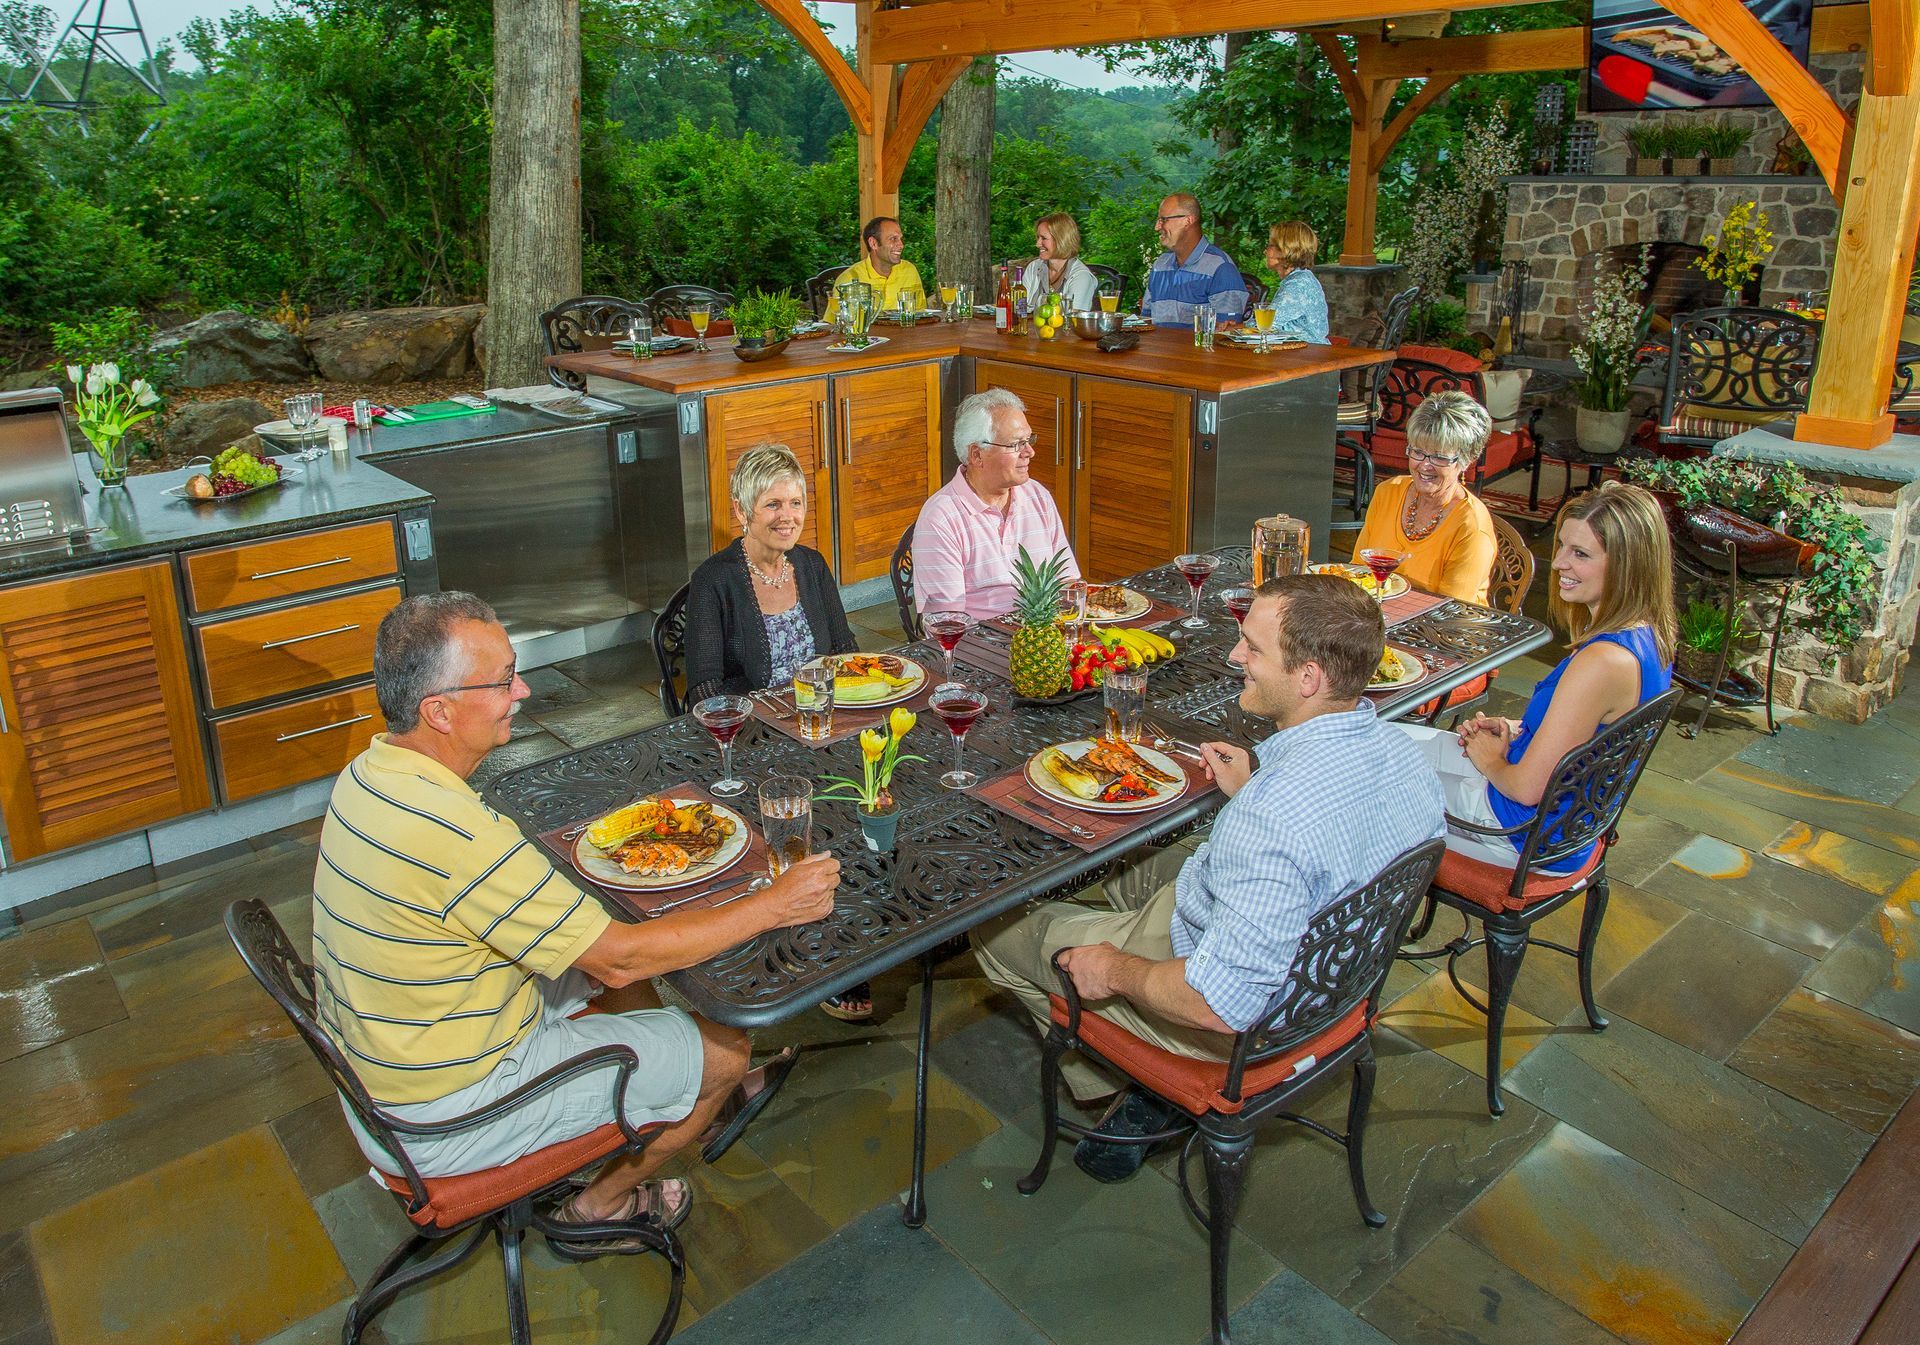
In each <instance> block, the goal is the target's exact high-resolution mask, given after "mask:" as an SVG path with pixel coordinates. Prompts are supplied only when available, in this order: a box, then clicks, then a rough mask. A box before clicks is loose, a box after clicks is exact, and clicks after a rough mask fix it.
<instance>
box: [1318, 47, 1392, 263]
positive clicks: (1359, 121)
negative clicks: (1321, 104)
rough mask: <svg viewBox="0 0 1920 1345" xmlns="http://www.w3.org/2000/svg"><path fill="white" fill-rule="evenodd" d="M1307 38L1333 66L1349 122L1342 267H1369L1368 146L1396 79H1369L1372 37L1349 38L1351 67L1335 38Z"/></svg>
mask: <svg viewBox="0 0 1920 1345" xmlns="http://www.w3.org/2000/svg"><path fill="white" fill-rule="evenodd" d="M1313 40H1314V41H1315V42H1316V43H1318V44H1319V47H1320V51H1321V53H1322V54H1323V55H1325V56H1326V58H1327V64H1328V65H1330V66H1332V67H1333V75H1334V78H1335V79H1337V80H1339V81H1340V92H1341V93H1343V94H1345V95H1346V99H1347V113H1348V116H1349V118H1350V119H1351V120H1350V123H1349V128H1348V138H1347V229H1346V234H1345V236H1344V237H1343V238H1342V240H1341V243H1340V264H1341V265H1342V266H1372V265H1373V264H1374V263H1375V261H1377V260H1378V259H1377V258H1376V257H1375V256H1374V253H1373V235H1374V224H1375V217H1376V214H1377V212H1378V210H1379V207H1380V169H1379V168H1378V167H1377V166H1376V163H1375V160H1374V153H1373V150H1374V142H1375V141H1376V140H1377V139H1379V137H1380V133H1381V123H1382V122H1383V121H1384V120H1385V113H1386V108H1387V100H1388V99H1390V98H1391V97H1392V96H1393V91H1394V89H1395V88H1396V87H1398V85H1399V83H1400V81H1399V80H1397V79H1396V80H1378V79H1375V78H1373V72H1372V69H1371V58H1372V56H1373V55H1374V53H1375V51H1376V49H1377V48H1378V47H1379V45H1380V39H1378V38H1375V37H1356V38H1355V39H1354V40H1353V55H1354V59H1353V63H1352V64H1348V62H1347V56H1346V52H1345V51H1344V50H1342V48H1341V46H1340V40H1339V39H1338V38H1337V37H1335V36H1334V35H1333V34H1331V33H1315V34H1314V35H1313Z"/></svg>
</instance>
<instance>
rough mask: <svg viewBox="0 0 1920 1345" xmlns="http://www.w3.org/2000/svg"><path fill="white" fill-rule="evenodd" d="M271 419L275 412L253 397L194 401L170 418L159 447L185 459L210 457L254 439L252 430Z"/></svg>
mask: <svg viewBox="0 0 1920 1345" xmlns="http://www.w3.org/2000/svg"><path fill="white" fill-rule="evenodd" d="M272 419H273V412H271V411H269V410H268V409H267V408H266V407H265V406H263V405H262V404H261V403H259V402H257V401H255V400H254V399H253V398H251V397H229V398H227V399H226V400H224V401H218V402H195V403H193V404H192V405H190V406H183V407H181V408H180V409H179V410H177V411H175V412H174V413H173V415H172V416H171V417H170V418H169V419H168V421H167V427H166V430H165V432H164V434H163V436H162V438H161V441H160V446H161V447H162V448H164V449H165V450H166V451H167V452H168V453H173V454H178V455H181V456H184V457H199V456H202V455H204V456H206V457H209V458H211V457H213V456H214V455H215V454H217V453H219V451H220V450H221V449H223V448H225V447H226V446H227V445H228V444H231V443H235V442H237V441H239V440H243V439H252V438H253V427H254V426H255V425H261V424H264V423H266V422H267V421H269V420H272Z"/></svg>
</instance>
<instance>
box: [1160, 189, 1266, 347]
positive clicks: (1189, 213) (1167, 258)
mask: <svg viewBox="0 0 1920 1345" xmlns="http://www.w3.org/2000/svg"><path fill="white" fill-rule="evenodd" d="M1153 231H1154V232H1155V233H1157V234H1159V235H1160V243H1161V245H1162V246H1163V247H1165V248H1166V249H1167V250H1166V251H1165V252H1163V253H1161V254H1160V255H1159V257H1158V258H1156V259H1155V260H1154V263H1153V266H1152V268H1151V269H1150V270H1148V272H1147V293H1146V296H1145V297H1144V298H1143V299H1142V300H1141V303H1140V311H1141V312H1142V313H1145V314H1146V315H1147V316H1148V317H1150V318H1152V319H1153V322H1154V325H1155V326H1157V327H1190V326H1192V325H1193V310H1194V309H1196V308H1199V307H1201V306H1203V305H1204V306H1207V307H1211V308H1212V309H1213V311H1214V312H1215V313H1217V314H1218V315H1219V316H1220V320H1221V321H1225V322H1238V321H1240V320H1241V319H1242V318H1244V317H1245V316H1246V312H1247V282H1246V281H1245V280H1243V279H1241V276H1240V268H1239V267H1237V266H1235V265H1234V264H1233V258H1231V257H1229V256H1228V255H1227V254H1226V253H1224V252H1222V251H1221V250H1220V249H1219V248H1217V247H1215V246H1214V245H1213V244H1212V243H1210V242H1208V241H1207V239H1206V236H1205V235H1204V234H1202V233H1201V232H1200V202H1199V200H1198V199H1197V198H1196V197H1194V196H1193V195H1192V194H1191V193H1188V192H1183V191H1177V192H1175V193H1174V194H1173V195H1171V196H1169V197H1168V198H1167V199H1166V200H1164V201H1162V202H1161V203H1160V214H1159V215H1158V216H1157V217H1156V218H1155V219H1154V221H1153Z"/></svg>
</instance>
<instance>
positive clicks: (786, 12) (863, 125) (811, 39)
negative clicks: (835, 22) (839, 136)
mask: <svg viewBox="0 0 1920 1345" xmlns="http://www.w3.org/2000/svg"><path fill="white" fill-rule="evenodd" d="M760 7H761V8H762V9H764V10H766V11H767V13H769V14H771V15H773V17H774V18H776V19H778V20H779V21H780V26H781V27H783V28H785V29H786V30H787V31H788V32H790V33H792V34H793V36H794V38H795V40H797V41H798V42H799V43H800V45H801V46H802V47H803V48H805V50H806V53H807V55H809V56H811V57H813V59H814V63H815V64H816V65H818V66H819V67H820V73H822V74H823V75H825V76H826V77H827V83H829V84H831V85H833V91H834V92H835V93H837V94H839V95H840V101H841V102H842V103H844V104H845V105H846V108H847V116H848V117H850V118H852V120H853V129H854V130H855V131H856V132H857V133H859V134H861V135H869V134H871V133H872V131H873V127H874V120H873V100H872V99H871V98H869V97H868V95H867V86H866V85H865V84H864V83H862V82H861V79H860V76H858V75H856V74H855V73H854V72H853V67H851V66H849V65H848V64H847V60H846V57H844V56H842V55H841V54H840V50H839V48H838V47H835V46H834V45H833V43H832V42H831V41H830V40H828V38H827V35H826V33H825V31H823V30H822V29H821V27H820V25H819V23H818V22H816V21H815V20H814V17H813V15H811V14H809V13H808V12H807V10H806V8H805V7H804V6H803V5H802V4H801V3H800V0H760Z"/></svg>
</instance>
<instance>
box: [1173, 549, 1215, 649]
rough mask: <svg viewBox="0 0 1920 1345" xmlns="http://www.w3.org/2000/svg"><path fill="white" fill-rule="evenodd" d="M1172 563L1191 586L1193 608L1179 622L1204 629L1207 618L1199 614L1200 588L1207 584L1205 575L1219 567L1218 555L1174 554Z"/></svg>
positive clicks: (1191, 627) (1196, 628)
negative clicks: (1184, 618)
mask: <svg viewBox="0 0 1920 1345" xmlns="http://www.w3.org/2000/svg"><path fill="white" fill-rule="evenodd" d="M1173 563H1174V564H1175V565H1176V566H1178V567H1179V570H1180V574H1181V576H1182V577H1183V578H1185V579H1186V581H1187V583H1188V584H1189V585H1191V586H1192V588H1193V608H1192V610H1191V611H1190V612H1189V613H1188V615H1187V619H1186V620H1184V621H1182V622H1181V623H1180V624H1181V625H1183V626H1185V627H1186V628H1187V629H1188V630H1205V629H1206V625H1207V619H1206V618H1205V617H1203V616H1201V615H1200V590H1201V589H1203V588H1205V587H1206V586H1207V576H1208V575H1210V574H1212V573H1213V572H1214V571H1215V570H1217V569H1219V568H1220V558H1219V557H1218V556H1208V555H1204V554H1201V555H1192V556H1175V557H1174V558H1173Z"/></svg>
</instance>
